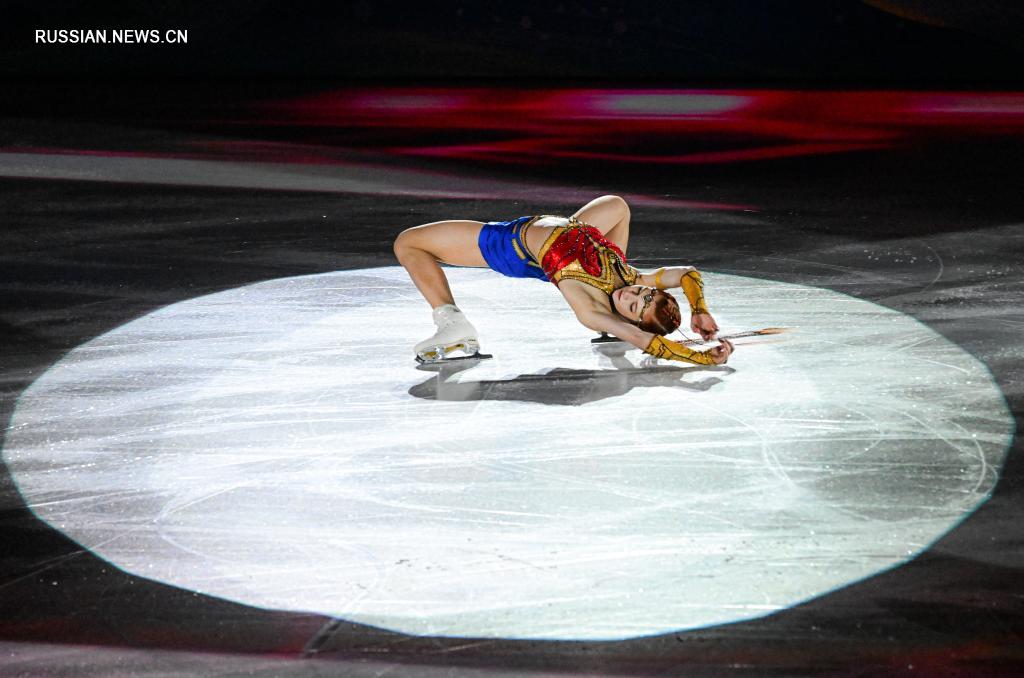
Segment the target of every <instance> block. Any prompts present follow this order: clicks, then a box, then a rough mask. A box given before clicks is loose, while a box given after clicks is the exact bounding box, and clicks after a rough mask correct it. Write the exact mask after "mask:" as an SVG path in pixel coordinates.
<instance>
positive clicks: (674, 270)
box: [636, 266, 718, 341]
mask: <svg viewBox="0 0 1024 678" xmlns="http://www.w3.org/2000/svg"><path fill="white" fill-rule="evenodd" d="M636 282H637V284H638V285H651V286H653V287H657V288H658V289H659V290H667V289H671V288H673V287H682V288H683V294H685V295H686V300H687V301H688V302H690V329H691V330H693V331H694V332H697V333H698V334H700V336H701V337H702V338H703V339H704V340H705V341H707V340H709V339H714V338H715V335H716V334H718V323H716V322H715V319H714V318H713V317H712V316H711V312H710V311H708V305H707V302H706V301H705V300H704V280H703V279H702V278H701V276H700V271H698V270H697V269H695V268H694V267H693V266H673V267H665V268H659V269H658V270H657V271H654V272H652V273H641V274H640V275H639V276H638V277H637V279H636Z"/></svg>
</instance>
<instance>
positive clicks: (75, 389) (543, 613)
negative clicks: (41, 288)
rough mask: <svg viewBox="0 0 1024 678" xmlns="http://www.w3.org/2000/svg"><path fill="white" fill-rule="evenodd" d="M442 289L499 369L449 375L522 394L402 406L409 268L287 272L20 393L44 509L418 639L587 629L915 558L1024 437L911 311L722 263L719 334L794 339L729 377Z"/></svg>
mask: <svg viewBox="0 0 1024 678" xmlns="http://www.w3.org/2000/svg"><path fill="white" fill-rule="evenodd" d="M450 273H451V276H450V277H451V281H452V286H453V289H454V291H455V295H456V298H457V300H458V302H459V305H460V306H461V307H462V308H463V310H464V311H465V312H466V313H467V315H468V317H469V318H470V320H471V321H472V322H473V323H474V324H475V325H476V326H477V328H478V329H479V331H480V337H481V344H482V348H483V350H485V351H486V352H488V353H492V354H494V356H495V357H494V358H493V359H492V360H487V361H483V362H481V363H479V364H477V365H476V366H474V367H472V369H466V370H461V371H457V372H454V373H449V374H447V375H446V376H445V380H444V384H445V386H444V388H446V389H447V388H452V389H457V388H459V387H460V385H464V386H465V388H466V390H467V391H466V392H468V393H470V394H472V393H475V392H479V390H487V389H493V388H503V387H495V386H493V385H491V386H488V385H487V384H488V382H503V381H508V380H511V381H512V383H513V384H515V385H514V386H512V387H508V388H513V389H516V393H515V394H512V395H514V396H515V397H512V398H510V399H495V398H487V397H484V398H482V399H473V398H471V399H469V400H444V399H442V398H438V399H434V400H429V399H424V398H423V397H416V396H415V395H412V394H411V393H410V390H411V389H415V388H416V387H417V385H419V386H420V388H421V389H426V390H429V388H430V387H429V386H425V385H423V383H422V382H423V373H422V372H419V371H417V370H416V369H414V367H413V365H412V362H413V361H412V346H413V345H414V344H415V343H416V342H417V341H418V340H419V339H421V338H423V337H425V336H429V334H430V333H431V332H432V331H433V327H432V323H431V320H430V312H429V309H428V308H427V305H426V304H425V303H424V302H423V301H422V299H420V297H419V295H418V294H417V293H416V291H415V289H414V288H413V286H412V284H411V283H410V282H409V280H408V278H407V276H406V275H405V272H404V271H403V270H402V269H400V268H397V267H393V268H379V269H367V270H358V271H346V272H337V273H331V274H325V275H316V276H303V277H296V278H286V279H279V280H270V281H266V282H263V283H259V284H254V285H248V286H245V287H240V288H237V289H234V290H229V291H225V292H221V293H218V294H212V295H208V296H204V297H199V298H196V299H192V300H187V301H184V302H181V303H177V304H174V305H172V306H168V307H166V308H163V309H160V310H158V311H156V312H154V313H151V314H149V315H147V316H144V317H142V318H139V319H137V320H134V321H132V322H130V323H128V324H126V325H124V326H122V327H120V328H117V329H116V330H113V331H111V332H109V333H107V334H105V335H103V336H101V337H98V338H96V339H94V340H93V341H90V342H88V343H87V344H84V345H82V346H80V347H78V348H76V349H74V350H73V351H71V352H70V353H68V354H67V355H66V356H65V358H64V359H62V360H61V361H60V362H58V363H57V364H55V365H54V366H53V367H52V368H51V369H50V370H48V371H47V372H46V373H45V374H43V375H42V376H40V378H39V379H38V380H37V381H36V382H35V383H34V384H33V385H32V386H31V387H30V388H29V389H27V390H26V391H25V393H24V394H23V396H22V397H21V399H20V401H19V403H18V406H17V409H16V412H15V414H14V416H13V418H12V420H11V424H10V428H9V431H8V435H7V438H6V444H5V445H6V446H5V449H4V459H5V461H6V462H7V464H8V465H9V468H10V469H11V472H12V475H13V477H14V479H15V481H16V482H17V484H18V486H19V489H20V490H21V492H22V494H23V496H24V498H25V501H26V503H27V504H28V505H29V506H30V507H31V508H32V510H33V511H34V512H35V513H36V514H37V515H39V516H40V517H41V518H42V519H43V520H45V521H47V522H48V523H49V524H51V525H52V526H54V527H55V528H56V529H59V530H61V531H63V532H64V533H66V534H67V535H69V536H70V537H71V538H73V539H75V540H76V541H78V542H79V543H81V544H82V545H83V546H85V547H87V548H89V549H91V550H92V551H94V552H95V553H97V554H98V555H99V556H101V557H102V558H105V559H107V560H108V561H110V562H111V563H113V564H115V565H117V566H118V567H120V568H122V569H124V570H127V571H129V572H131V573H133V574H137V575H141V576H146V577H150V578H152V579H155V580H159V581H162V582H167V583H169V584H173V585H176V586H180V587H183V588H186V589H191V590H195V591H198V592H202V593H207V594H210V595H215V596H219V597H222V598H225V599H228V600H233V601H238V602H242V603H247V604H250V605H258V606H262V607H267V608H273V609H284V610H302V611H312V612H319V613H323V614H328V615H333V616H336V617H338V618H342V619H346V620H349V621H353V622H357V623H362V624H370V625H374V626H378V627H383V628H387V629H390V630H393V631H398V632H404V633H410V634H423V635H442V636H472V637H492V638H498V637H500V638H551V639H586V640H596V639H617V638H627V637H636V636H643V635H650V634H658V633H664V632H671V631H677V630H681V629H687V628H694V627H699V626H704V625H709V624H718V623H726V622H733V621H737V620H742V619H748V618H751V617H756V616H761V615H764V614H768V613H771V612H772V611H774V610H779V609H782V608H785V607H788V606H791V605H793V604H795V603H798V602H800V601H802V600H806V599H808V598H810V597H813V596H818V595H821V594H824V593H827V592H828V591H830V590H833V589H835V588H836V587H840V586H844V585H847V584H849V583H851V582H854V581H857V580H859V579H861V578H864V577H867V576H870V575H872V574H875V573H878V572H880V571H882V570H885V569H887V568H890V567H894V566H896V565H898V564H900V563H902V562H905V561H906V560H908V559H910V558H912V557H913V556H914V555H915V554H917V553H920V552H921V551H922V550H924V549H926V548H927V547H928V545H929V544H930V543H931V542H933V541H934V540H935V539H937V538H939V537H940V536H941V535H943V534H944V533H946V532H947V531H948V530H950V529H951V528H952V527H954V526H955V525H956V524H957V523H958V522H959V521H961V520H963V518H964V517H965V516H966V515H968V514H969V513H970V512H971V511H973V510H974V509H975V508H976V507H977V506H978V505H979V504H980V503H981V502H983V501H984V500H985V498H986V497H987V496H988V493H989V492H990V491H991V489H992V487H993V485H994V483H995V482H996V479H997V477H998V474H999V469H1000V466H1001V464H1002V460H1003V456H1004V454H1005V450H1006V446H1007V443H1008V441H1009V436H1010V430H1011V423H1012V421H1011V418H1010V415H1009V413H1008V411H1007V409H1006V406H1005V403H1004V401H1003V399H1002V396H1001V394H1000V393H999V391H998V390H997V389H996V387H995V386H994V385H993V384H992V381H991V378H990V375H989V374H988V372H987V370H986V369H985V367H984V366H983V365H982V364H981V363H979V362H978V361H977V360H976V359H974V358H973V357H972V356H970V355H969V354H968V353H966V352H965V351H963V350H962V349H960V348H959V347H958V346H956V345H954V344H952V343H950V342H949V341H947V340H945V339H943V338H942V337H940V336H939V335H937V334H936V333H935V332H933V331H932V330H930V329H928V328H927V327H925V326H923V325H921V324H920V323H918V322H916V321H914V320H913V319H911V318H909V317H907V316H904V315H902V314H899V313H897V312H894V311H891V310H888V309H885V308H881V307H879V306H876V305H873V304H871V303H868V302H865V301H862V300H859V299H855V298H852V297H848V296H844V295H842V294H837V293H835V292H830V291H827V290H823V289H818V288H812V287H806V286H797V285H786V284H780V283H775V282H770V281H765V280H761V279H756V278H742V277H737V276H727V275H721V274H715V273H713V272H711V273H707V274H706V275H705V280H706V282H707V292H708V300H709V303H710V304H711V307H712V309H713V310H714V312H715V317H716V319H717V320H718V322H719V325H720V326H721V327H722V330H723V332H730V331H734V330H741V329H746V328H751V327H765V326H773V325H784V326H787V327H793V328H796V329H797V330H798V331H797V332H793V333H792V334H791V335H788V336H787V338H786V340H785V341H782V342H779V343H774V344H754V345H749V346H740V347H738V348H737V351H736V352H735V353H734V354H733V356H732V358H731V359H730V361H729V365H728V371H721V372H714V373H713V374H711V375H709V374H708V372H707V371H705V370H699V369H695V368H691V367H686V366H682V365H679V364H676V363H659V364H658V365H656V366H654V367H638V366H637V365H638V362H639V361H641V360H643V358H641V354H640V353H639V352H632V353H624V354H622V355H616V354H615V353H612V354H604V353H601V352H597V353H595V352H594V350H593V349H592V346H591V344H590V339H591V338H592V335H591V333H590V332H589V331H588V330H586V329H585V328H583V327H582V326H580V325H578V323H577V322H576V320H575V318H574V317H573V314H572V312H571V311H570V310H569V309H568V308H567V307H566V306H565V303H564V301H563V300H562V298H561V296H560V295H558V293H557V291H556V290H555V289H554V288H553V286H551V285H545V284H541V283H539V282H537V281H533V280H510V279H508V278H503V277H501V276H499V275H497V274H494V273H492V272H490V271H480V270H466V269H452V270H451V271H450ZM613 347H614V345H608V346H607V347H601V348H602V349H604V348H613ZM634 356H635V357H634ZM623 361H625V362H623ZM627 365H628V366H627ZM669 370H671V372H670V371H669ZM595 373H600V374H599V375H597V376H595ZM605 373H607V375H605ZM552 374H553V376H550V375H552ZM522 375H527V376H522ZM530 375H549V376H548V377H547V378H548V379H549V381H550V380H555V381H556V382H557V383H562V385H561V386H558V387H556V388H553V389H552V390H553V391H554V392H555V394H556V395H560V397H561V398H562V399H563V402H561V403H552V402H549V400H551V399H548V401H545V400H543V399H542V398H543V397H544V396H541V395H540V393H541V392H542V390H543V389H544V388H545V386H544V385H543V384H544V381H543V379H537V380H535V381H530V380H531V379H533V377H532V376H530ZM677 375H678V376H677ZM647 377H649V378H651V379H653V380H655V382H654V383H645V384H642V385H643V386H644V387H643V388H636V387H635V386H636V385H637V384H633V387H631V388H628V389H624V388H622V387H620V386H616V387H614V388H613V387H612V386H611V384H612V383H613V382H614V380H616V379H625V381H626V384H627V385H629V383H630V382H631V380H634V379H640V378H647ZM435 378H436V377H435ZM604 379H607V380H608V383H602V382H601V380H604ZM660 379H664V380H665V383H661V382H659V381H657V380H660ZM707 379H716V380H718V383H714V384H712V386H711V387H710V388H707V389H706V390H699V389H698V390H695V389H693V388H685V387H683V388H681V387H679V384H680V383H683V382H685V383H686V384H688V385H690V386H692V385H694V384H695V383H700V382H701V381H703V380H707ZM574 380H577V381H578V382H579V383H585V382H588V380H589V381H593V382H595V385H594V388H596V389H598V390H601V389H604V391H602V392H601V393H600V394H599V395H600V397H598V398H596V399H589V398H588V397H586V395H585V391H586V387H578V386H576V385H571V386H570V385H566V384H568V383H569V382H573V381H574ZM528 381H530V384H529V385H525V384H526V382H528ZM534 384H536V387H534ZM530 389H534V390H532V391H530V392H529V395H530V397H529V398H524V397H523V394H524V393H526V392H527V391H529V390H530ZM560 389H561V390H560ZM617 391H621V393H618V392H617ZM455 392H457V391H455ZM613 393H615V394H613ZM421 395H422V394H421ZM531 398H532V399H531Z"/></svg>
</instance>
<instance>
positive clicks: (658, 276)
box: [654, 267, 665, 290]
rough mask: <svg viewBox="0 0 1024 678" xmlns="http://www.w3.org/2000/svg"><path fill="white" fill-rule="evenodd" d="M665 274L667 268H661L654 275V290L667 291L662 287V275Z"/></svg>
mask: <svg viewBox="0 0 1024 678" xmlns="http://www.w3.org/2000/svg"><path fill="white" fill-rule="evenodd" d="M664 272H665V268H664V267H662V268H659V269H658V272H657V273H655V274H654V288H655V289H659V290H663V289H665V288H664V287H662V286H661V274H662V273H664Z"/></svg>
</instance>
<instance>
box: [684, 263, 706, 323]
mask: <svg viewBox="0 0 1024 678" xmlns="http://www.w3.org/2000/svg"><path fill="white" fill-rule="evenodd" d="M679 286H680V287H682V288H683V294H685V295H686V300H687V301H689V302H690V313H707V312H708V307H707V304H706V303H704V281H703V280H702V279H701V277H700V273H699V272H698V271H697V270H696V269H694V270H692V271H688V272H687V273H686V275H684V276H683V277H682V279H681V280H680V281H679Z"/></svg>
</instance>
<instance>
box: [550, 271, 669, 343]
mask: <svg viewBox="0 0 1024 678" xmlns="http://www.w3.org/2000/svg"><path fill="white" fill-rule="evenodd" d="M558 291H559V292H561V293H562V296H564V297H565V300H566V301H567V302H568V303H569V307H570V308H572V310H573V313H575V314H576V319H577V320H579V321H580V324H581V325H583V326H584V327H586V328H588V329H591V330H594V331H595V332H607V333H608V334H611V335H614V336H616V337H618V338H619V339H622V340H623V341H628V342H629V343H631V344H633V345H634V346H636V347H638V348H644V347H646V346H647V345H648V344H649V343H650V342H651V339H652V338H653V337H654V335H653V334H651V333H650V332H645V331H643V330H641V329H640V328H639V327H637V326H636V325H633V324H632V323H629V322H627V321H626V320H625V319H624V318H622V317H621V316H620V315H618V314H617V313H615V311H614V310H612V306H611V302H610V301H609V299H608V295H607V294H605V293H604V292H602V291H601V290H599V289H597V288H596V287H592V286H590V285H587V284H585V283H582V282H580V281H578V280H562V281H561V282H560V283H559V285H558Z"/></svg>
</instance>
